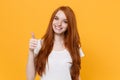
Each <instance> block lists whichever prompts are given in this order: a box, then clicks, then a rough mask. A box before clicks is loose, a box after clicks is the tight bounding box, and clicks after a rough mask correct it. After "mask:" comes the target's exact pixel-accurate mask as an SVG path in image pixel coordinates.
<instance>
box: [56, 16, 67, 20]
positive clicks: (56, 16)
mask: <svg viewBox="0 0 120 80" xmlns="http://www.w3.org/2000/svg"><path fill="white" fill-rule="evenodd" d="M55 17H57V18H59V17H58V16H55ZM64 20H68V19H64Z"/></svg>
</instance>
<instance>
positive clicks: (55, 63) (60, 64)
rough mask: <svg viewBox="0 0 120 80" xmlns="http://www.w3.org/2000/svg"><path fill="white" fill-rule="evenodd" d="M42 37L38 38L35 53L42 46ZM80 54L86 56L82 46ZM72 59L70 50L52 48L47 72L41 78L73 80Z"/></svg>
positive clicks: (45, 79)
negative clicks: (71, 72)
mask: <svg viewBox="0 0 120 80" xmlns="http://www.w3.org/2000/svg"><path fill="white" fill-rule="evenodd" d="M41 41H42V40H41V39H39V40H38V45H37V47H36V48H35V50H34V53H35V54H38V52H39V50H40V48H41V45H40V44H41ZM79 51H80V56H81V57H84V53H83V51H82V49H81V48H80V50H79ZM71 62H72V59H71V57H70V54H69V52H68V51H67V50H66V49H64V50H63V51H54V50H52V51H51V53H50V55H49V57H48V63H47V64H46V74H43V76H41V80H72V79H71V75H70V67H71V64H70V63H71Z"/></svg>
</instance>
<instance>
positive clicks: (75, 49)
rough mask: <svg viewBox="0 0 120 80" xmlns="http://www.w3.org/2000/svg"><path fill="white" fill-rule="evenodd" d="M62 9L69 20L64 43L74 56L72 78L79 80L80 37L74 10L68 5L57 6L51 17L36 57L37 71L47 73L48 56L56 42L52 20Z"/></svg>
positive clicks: (71, 70) (71, 69)
mask: <svg viewBox="0 0 120 80" xmlns="http://www.w3.org/2000/svg"><path fill="white" fill-rule="evenodd" d="M59 10H62V11H63V12H64V14H65V15H66V17H67V20H68V28H67V30H66V31H65V32H64V45H65V47H66V49H67V50H68V51H69V53H70V56H71V58H72V63H71V64H72V65H71V68H70V74H71V78H72V80H79V75H80V69H81V59H80V51H79V49H80V46H81V43H80V37H79V34H78V31H77V23H76V18H75V14H74V12H73V10H72V9H71V8H70V7H68V6H61V7H59V8H57V9H56V10H55V11H54V12H53V14H52V16H51V19H50V22H49V25H48V28H47V31H46V33H45V35H44V36H43V37H42V38H41V39H43V43H42V47H41V49H40V51H39V53H38V55H37V56H36V57H35V60H34V61H35V71H36V72H38V74H39V75H40V76H42V74H43V73H45V67H46V63H47V61H48V56H49V54H50V53H51V51H52V49H53V44H54V31H53V29H52V22H53V19H54V17H55V15H56V13H57V12H58V11H59Z"/></svg>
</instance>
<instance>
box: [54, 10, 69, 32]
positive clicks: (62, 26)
mask: <svg viewBox="0 0 120 80" xmlns="http://www.w3.org/2000/svg"><path fill="white" fill-rule="evenodd" d="M52 27H53V31H54V32H55V34H63V33H64V32H65V31H66V30H67V27H68V20H67V18H66V16H65V14H64V12H63V11H61V10H59V11H58V12H57V13H56V15H55V17H54V19H53V23H52Z"/></svg>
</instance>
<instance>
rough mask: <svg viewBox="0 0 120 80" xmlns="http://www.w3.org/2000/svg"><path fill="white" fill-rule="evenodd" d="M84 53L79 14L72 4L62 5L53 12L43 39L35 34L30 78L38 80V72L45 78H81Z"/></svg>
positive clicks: (50, 79) (29, 60)
mask: <svg viewBox="0 0 120 80" xmlns="http://www.w3.org/2000/svg"><path fill="white" fill-rule="evenodd" d="M83 56H84V53H83V51H82V49H81V43H80V37H79V34H78V31H77V24H76V18H75V14H74V12H73V10H72V9H71V8H70V7H68V6H61V7H59V8H57V9H56V10H55V11H54V12H53V14H52V16H51V19H50V23H49V25H48V28H47V31H46V33H45V35H44V36H43V37H42V38H41V39H35V36H34V33H32V38H31V39H30V42H29V56H28V63H27V80H34V79H35V75H36V73H38V74H39V75H40V77H41V80H79V78H80V77H79V76H80V69H81V57H83Z"/></svg>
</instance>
